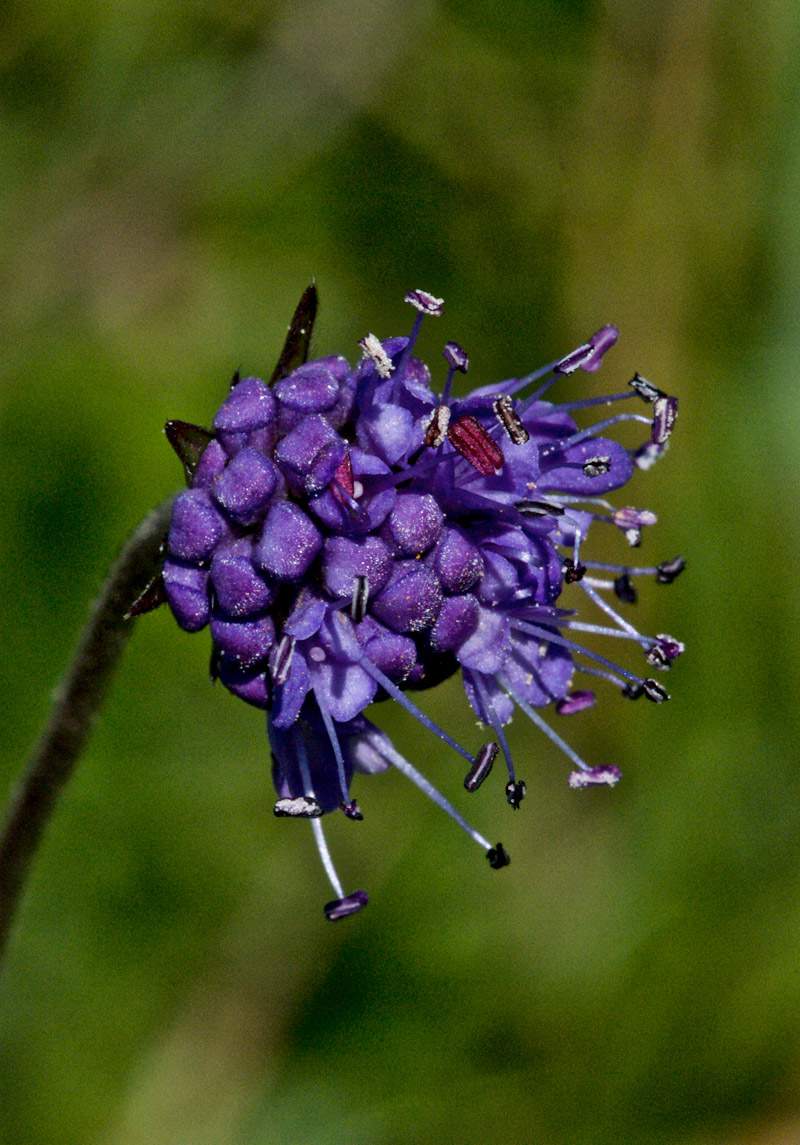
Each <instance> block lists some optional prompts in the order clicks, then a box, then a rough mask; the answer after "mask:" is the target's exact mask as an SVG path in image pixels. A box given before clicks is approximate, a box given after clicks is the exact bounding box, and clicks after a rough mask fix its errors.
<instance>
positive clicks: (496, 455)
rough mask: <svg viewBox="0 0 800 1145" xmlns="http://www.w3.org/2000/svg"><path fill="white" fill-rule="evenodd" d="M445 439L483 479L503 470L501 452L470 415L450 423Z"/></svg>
mask: <svg viewBox="0 0 800 1145" xmlns="http://www.w3.org/2000/svg"><path fill="white" fill-rule="evenodd" d="M447 439H448V441H449V442H450V444H451V445H452V446H453V448H454V449H457V450H458V452H459V453H460V454H461V456H462V457H465V458H466V459H467V461H468V462H469V463H470V465H471V466H472V467H473V469H477V471H478V473H480V474H481V475H482V476H483V477H493V476H494V472H495V470H496V469H502V468H503V451H502V450H501V449H500V446H499V445H498V444H497V442H496V441H495V440H494V439H493V438H491V437H490V436H489V434H488V432H487V430H486V429H484V427H483V426H482V425H481V423H480V422H479V421H478V420H477V419H476V418H474V417H473V416H472V414H468V413H466V414H464V415H463V416H462V417H460V418H459V419H458V421H456V422H453V423H451V425H450V428H449V429H448V431H447Z"/></svg>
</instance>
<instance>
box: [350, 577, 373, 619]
mask: <svg viewBox="0 0 800 1145" xmlns="http://www.w3.org/2000/svg"><path fill="white" fill-rule="evenodd" d="M368 601H369V578H368V577H365V576H357V577H356V578H355V580H354V581H353V600H352V602H351V604H350V619H351V620H352V622H353V624H360V623H361V621H362V620H363V619H364V616H365V615H366V611H367V602H368Z"/></svg>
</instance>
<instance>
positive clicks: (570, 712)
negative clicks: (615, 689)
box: [556, 689, 596, 716]
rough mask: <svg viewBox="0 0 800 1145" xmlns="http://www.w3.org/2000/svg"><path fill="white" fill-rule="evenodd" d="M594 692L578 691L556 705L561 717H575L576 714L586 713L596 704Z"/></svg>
mask: <svg viewBox="0 0 800 1145" xmlns="http://www.w3.org/2000/svg"><path fill="white" fill-rule="evenodd" d="M595 698H596V697H595V694H594V692H590V691H589V690H588V689H586V690H583V691H581V690H577V691H574V692H570V693H569V694H568V695H566V696H565V697H564V699H563V700H559V701H558V703H557V704H556V711H557V712H558V714H559V715H560V716H574V715H575V713H576V712H584V711H586V709H587V708H591V707H592V706H593V704H594V702H595Z"/></svg>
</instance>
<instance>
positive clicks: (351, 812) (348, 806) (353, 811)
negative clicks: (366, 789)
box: [339, 799, 364, 820]
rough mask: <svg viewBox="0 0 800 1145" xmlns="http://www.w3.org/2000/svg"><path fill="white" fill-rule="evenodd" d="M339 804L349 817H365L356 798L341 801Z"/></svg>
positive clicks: (359, 818)
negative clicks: (344, 801) (346, 801)
mask: <svg viewBox="0 0 800 1145" xmlns="http://www.w3.org/2000/svg"><path fill="white" fill-rule="evenodd" d="M339 806H340V807H341V809H342V811H344V813H345V815H346V816H347V818H348V819H358V820H361V819H363V818H364V814H363V812H362V810H361V808H360V807H359V806H358V804H357V803H356V801H355V799H351V800H350V802H349V803H340V804H339Z"/></svg>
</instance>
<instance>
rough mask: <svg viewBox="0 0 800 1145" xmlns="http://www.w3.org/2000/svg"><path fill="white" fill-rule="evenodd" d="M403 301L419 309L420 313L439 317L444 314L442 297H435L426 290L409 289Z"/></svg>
mask: <svg viewBox="0 0 800 1145" xmlns="http://www.w3.org/2000/svg"><path fill="white" fill-rule="evenodd" d="M403 301H404V302H407V303H408V304H409V305H410V306H413V307H415V309H417V310H419V312H420V314H429V315H431V317H433V318H441V316H442V314H444V299H443V298H435V297H434V296H433V295H432V294H428V292H427V290H409V292H408V294H406V296H405V298H404V299H403Z"/></svg>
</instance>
